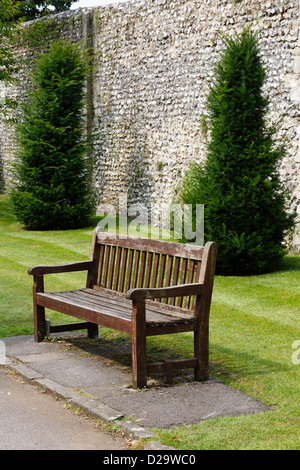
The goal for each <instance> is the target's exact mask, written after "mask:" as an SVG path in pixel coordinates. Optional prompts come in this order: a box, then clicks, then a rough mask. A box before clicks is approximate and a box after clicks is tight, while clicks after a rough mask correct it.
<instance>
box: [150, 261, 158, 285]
mask: <svg viewBox="0 0 300 470" xmlns="http://www.w3.org/2000/svg"><path fill="white" fill-rule="evenodd" d="M158 263H159V254H158V253H155V255H154V261H153V271H152V279H151V287H156V281H157V271H158Z"/></svg>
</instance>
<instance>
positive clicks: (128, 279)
mask: <svg viewBox="0 0 300 470" xmlns="http://www.w3.org/2000/svg"><path fill="white" fill-rule="evenodd" d="M133 254H134V250H129V256H128V262H127V276H126V284H125V291H127V290H128V289H130V283H131V276H132V262H133Z"/></svg>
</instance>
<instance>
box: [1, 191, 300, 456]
mask: <svg viewBox="0 0 300 470" xmlns="http://www.w3.org/2000/svg"><path fill="white" fill-rule="evenodd" d="M95 224H96V222H95ZM93 228H94V226H91V227H88V228H86V229H81V230H72V231H64V232H63V231H51V232H37V231H35V232H33V231H28V230H24V228H23V227H22V226H21V225H20V224H19V223H18V222H16V220H15V218H14V216H13V215H12V211H11V207H10V203H9V200H8V198H7V196H3V195H2V196H0V283H1V284H0V285H1V288H0V337H5V336H14V335H23V334H32V333H33V316H32V277H31V276H29V275H28V274H27V269H28V268H29V267H30V266H33V265H37V264H57V263H66V262H72V261H79V260H85V259H88V258H89V254H90V245H91V237H92V231H93ZM84 282H85V273H68V274H59V275H51V276H47V277H46V288H47V289H51V290H52V289H53V290H62V289H64V290H67V289H70V288H76V287H82V285H83V284H84ZM47 313H49V314H48V315H47V316H48V317H49V318H50V320H51V321H53V322H54V323H59V322H66V321H74V319H72V318H71V317H66V316H64V317H63V316H62V315H61V314H58V313H55V312H47ZM299 318H300V256H299V254H291V255H289V256H287V257H285V259H284V262H283V265H282V268H281V269H280V270H278V271H277V272H273V273H270V274H265V275H260V276H249V277H222V276H216V278H215V285H214V293H213V301H212V306H211V318H210V363H211V371H210V373H211V375H212V376H215V377H218V378H220V379H221V380H222V381H223V382H224V383H225V384H227V385H229V386H231V387H233V388H235V389H237V390H241V391H243V392H245V393H247V394H248V395H250V396H252V397H255V398H257V399H259V400H262V401H263V402H264V403H266V404H269V405H272V406H273V408H272V411H269V412H266V413H258V414H253V415H249V416H238V417H223V418H213V419H208V420H206V421H203V422H200V423H198V424H196V425H191V426H190V425H184V423H183V424H182V426H180V427H177V428H172V429H171V430H162V429H155V432H156V433H157V434H158V435H159V436H160V438H161V441H162V442H163V443H165V444H168V445H170V446H172V447H176V448H178V449H185V450H187V449H189V450H196V449H199V450H202V449H208V450H216V449H217V450H223V449H224V450H225V449H228V450H229V449H235V450H238V449H240V450H247V449H251V450H259V449H264V450H269V449H273V450H281V449H282V450H283V449H284V450H288V449H289V450H299V449H300V392H299V391H300V363H299V364H298V362H300V347H299V346H297V345H296V343H295V342H296V341H300V326H299ZM191 339H192V338H191V335H190V334H189V333H185V334H181V335H177V336H176V335H169V336H165V337H153V338H149V348H150V350H151V353H153V354H154V355H155V354H156V352H157V354H159V353H160V351H161V350H163V351H165V350H166V349H167V350H168V352H169V354H170V356H177V357H186V356H187V355H190V354H192V349H191V345H192V341H191ZM112 340H115V341H117V338H115V339H112ZM295 345H296V348H295V347H293V346H295ZM298 349H299V354H298V352H297V351H298Z"/></svg>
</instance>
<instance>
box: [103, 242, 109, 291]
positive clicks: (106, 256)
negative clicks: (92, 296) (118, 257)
mask: <svg viewBox="0 0 300 470" xmlns="http://www.w3.org/2000/svg"><path fill="white" fill-rule="evenodd" d="M109 258H110V246H109V245H106V247H105V259H104V267H103V278H102V282H101V286H103V287H106V286H107V277H108V266H109Z"/></svg>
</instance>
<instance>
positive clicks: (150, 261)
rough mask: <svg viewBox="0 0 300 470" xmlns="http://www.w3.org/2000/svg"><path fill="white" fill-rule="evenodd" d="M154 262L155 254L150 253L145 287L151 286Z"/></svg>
mask: <svg viewBox="0 0 300 470" xmlns="http://www.w3.org/2000/svg"><path fill="white" fill-rule="evenodd" d="M152 260H153V253H148V256H147V263H146V273H145V283H144V287H149V285H150V279H151V271H152Z"/></svg>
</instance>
